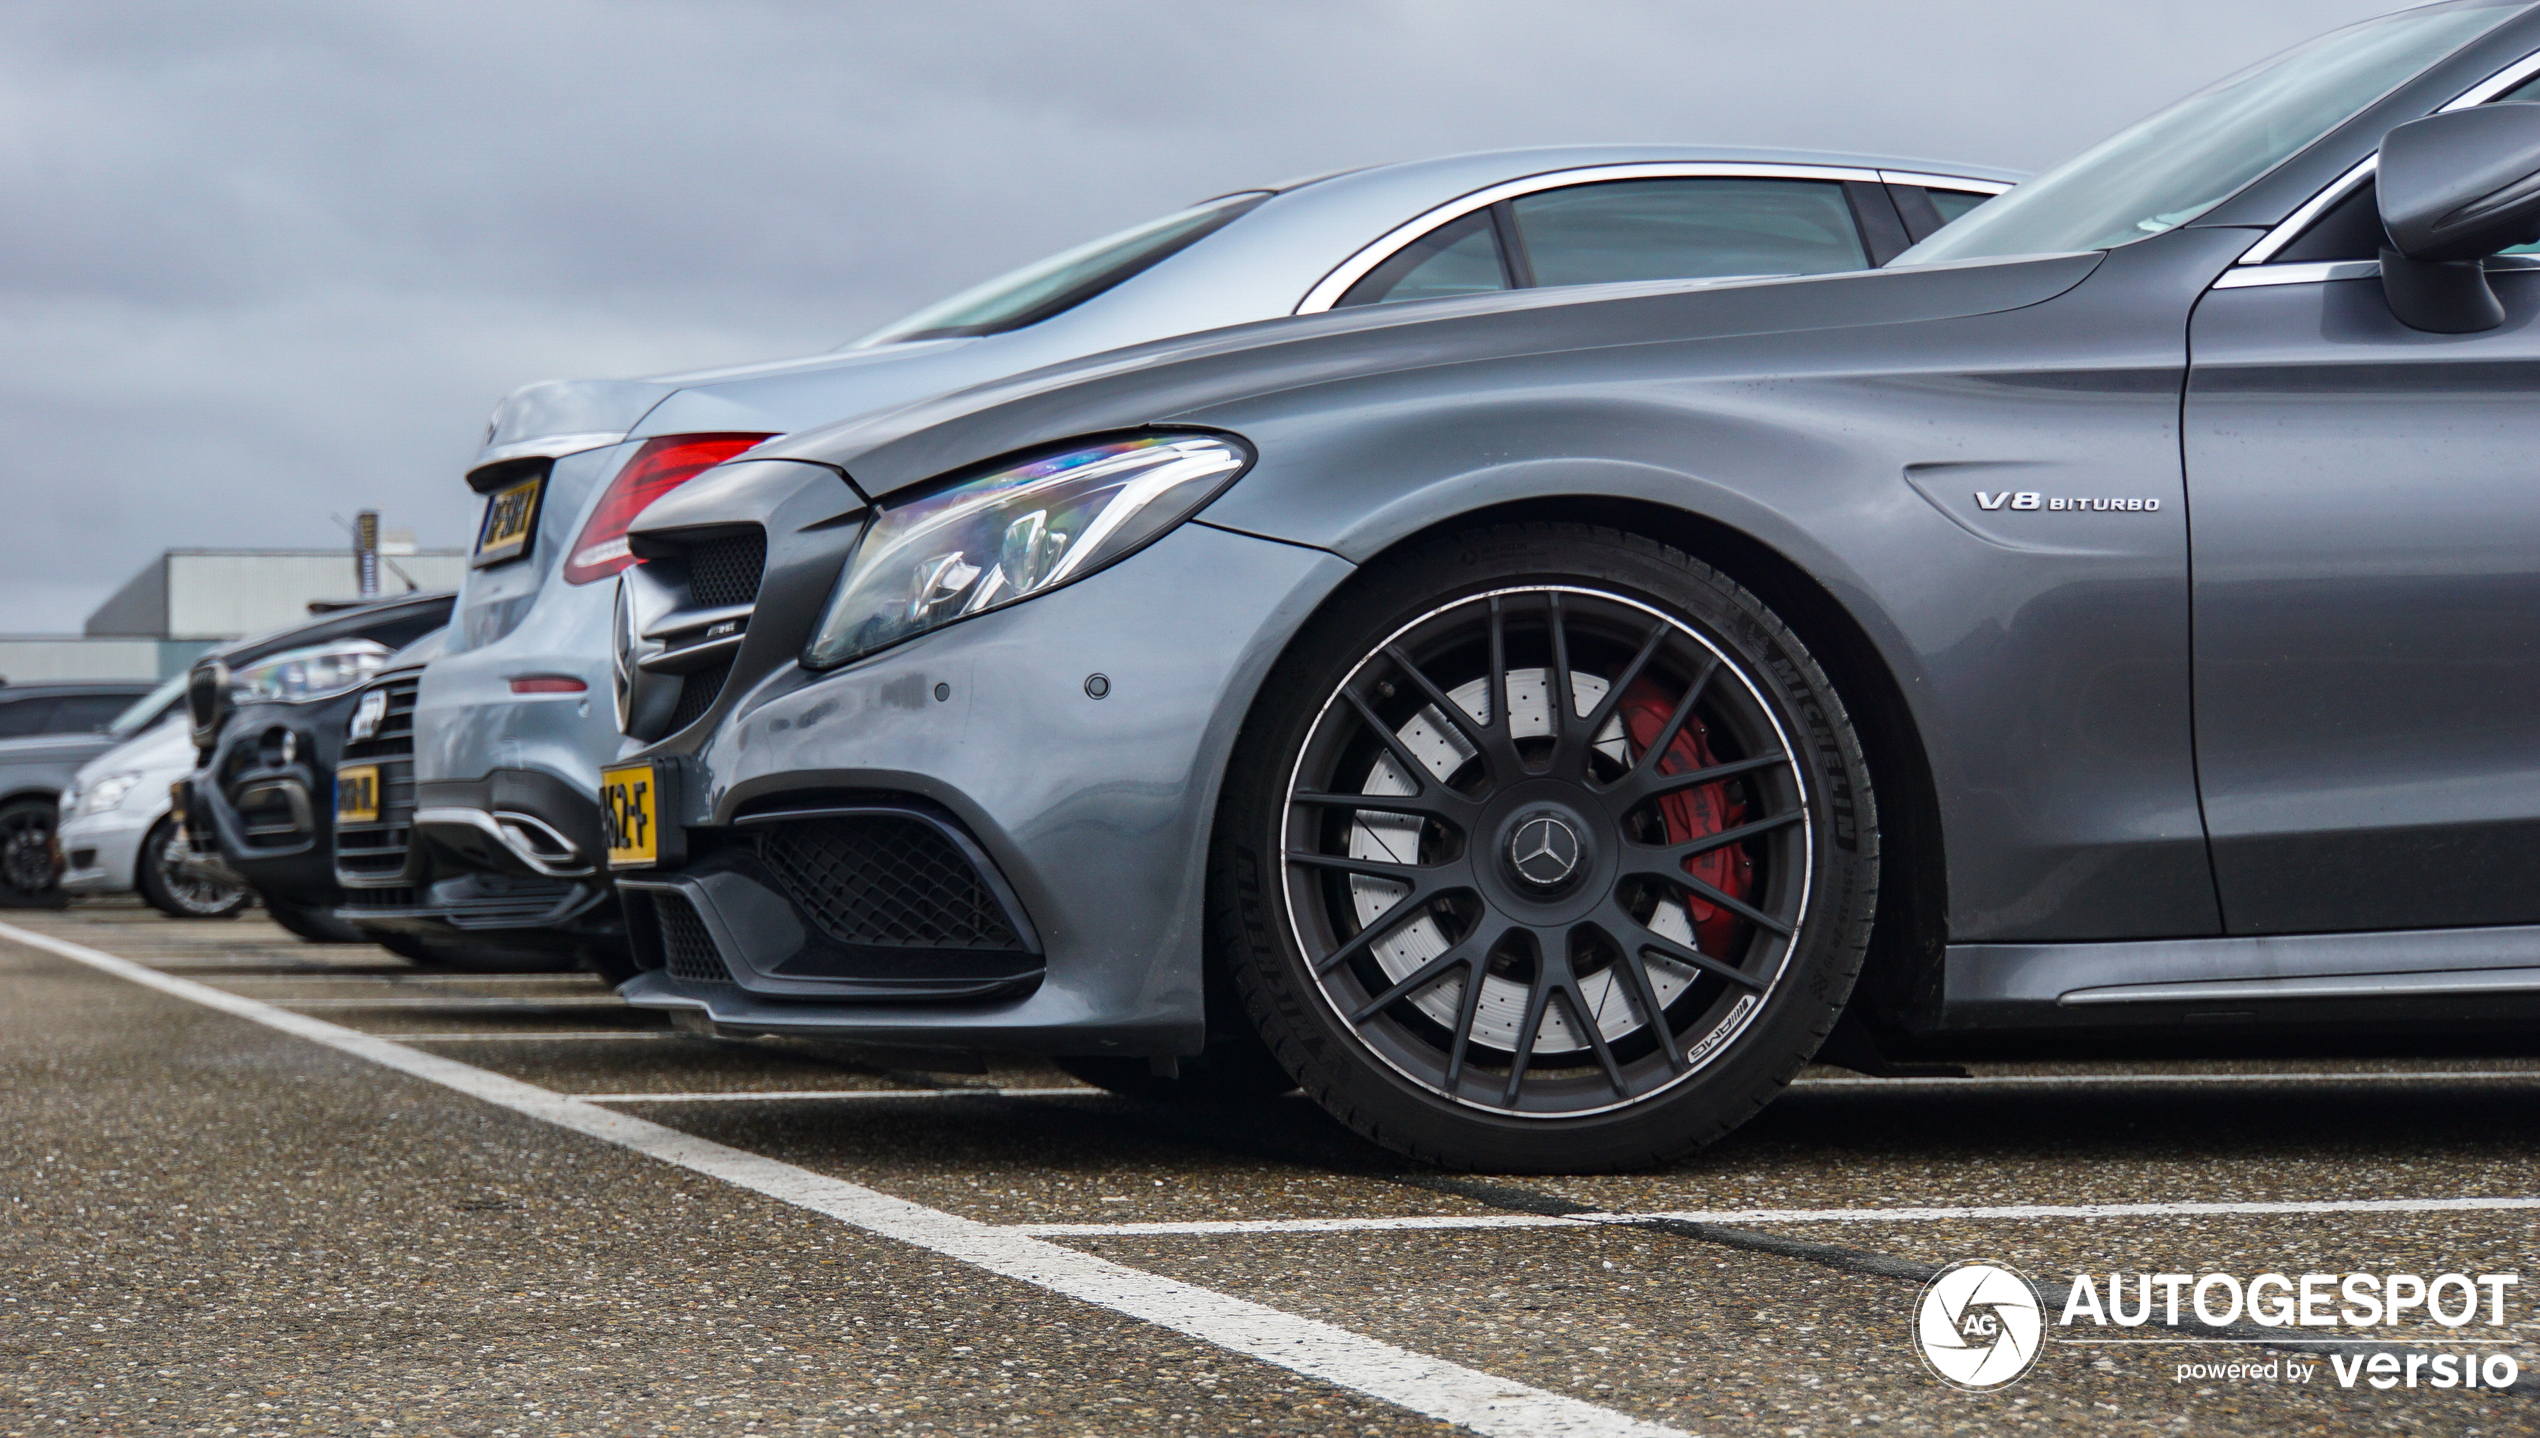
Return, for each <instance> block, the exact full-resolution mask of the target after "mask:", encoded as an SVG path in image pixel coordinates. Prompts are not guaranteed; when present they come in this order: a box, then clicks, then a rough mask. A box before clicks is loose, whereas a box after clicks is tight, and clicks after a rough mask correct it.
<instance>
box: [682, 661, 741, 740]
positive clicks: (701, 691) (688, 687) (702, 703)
mask: <svg viewBox="0 0 2540 1438" xmlns="http://www.w3.org/2000/svg"><path fill="white" fill-rule="evenodd" d="M731 677H732V661H731V660H730V659H722V660H718V661H716V662H715V663H714V664H712V665H710V666H709V667H707V668H704V669H700V670H698V671H697V672H696V673H694V674H691V675H689V676H688V677H687V679H686V680H685V681H683V682H682V683H681V684H680V686H679V703H678V705H677V706H676V707H674V708H673V709H672V710H671V711H670V732H671V733H673V734H676V733H678V732H679V731H680V730H682V729H685V728H687V727H688V726H689V725H691V724H694V723H696V722H697V721H698V720H700V719H703V718H704V717H706V711H707V710H709V709H711V708H713V707H714V698H715V696H716V695H718V694H720V693H722V692H723V681H724V680H726V679H729V678H731Z"/></svg>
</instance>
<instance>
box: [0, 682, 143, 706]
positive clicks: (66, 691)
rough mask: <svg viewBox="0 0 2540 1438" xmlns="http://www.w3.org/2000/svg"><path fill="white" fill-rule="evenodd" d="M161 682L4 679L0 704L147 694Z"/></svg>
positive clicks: (0, 687)
mask: <svg viewBox="0 0 2540 1438" xmlns="http://www.w3.org/2000/svg"><path fill="white" fill-rule="evenodd" d="M162 682H163V681H161V680H157V679H86V680H78V681H71V680H51V681H47V682H42V683H35V684H12V683H10V682H9V681H7V680H6V679H0V702H5V701H7V700H11V699H30V698H40V697H43V696H46V695H50V696H53V697H55V698H62V697H65V696H68V697H73V698H76V697H78V696H80V695H83V694H147V693H149V692H150V691H151V690H153V689H156V688H158V687H159V685H160V684H161V683H162Z"/></svg>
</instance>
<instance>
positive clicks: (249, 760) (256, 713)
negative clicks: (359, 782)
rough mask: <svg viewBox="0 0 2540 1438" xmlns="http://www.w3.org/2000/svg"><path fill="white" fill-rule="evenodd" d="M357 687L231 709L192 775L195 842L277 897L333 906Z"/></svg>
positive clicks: (189, 817)
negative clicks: (344, 760) (346, 747)
mask: <svg viewBox="0 0 2540 1438" xmlns="http://www.w3.org/2000/svg"><path fill="white" fill-rule="evenodd" d="M358 692H359V691H353V692H351V693H345V694H340V695H336V696H334V697H332V698H328V699H322V700H317V701H313V702H310V703H304V704H254V705H248V706H246V707H244V708H241V709H239V710H238V711H236V712H235V713H233V714H232V715H230V717H229V719H228V721H227V722H226V723H224V724H223V725H222V726H221V731H220V739H219V742H218V745H217V747H216V748H214V750H213V751H212V756H211V759H210V761H209V762H207V763H206V764H205V765H204V766H203V767H201V768H199V769H196V770H195V771H194V772H193V773H192V774H190V775H187V776H186V779H185V783H184V791H185V800H184V809H185V826H186V834H187V837H188V840H189V842H190V844H191V846H192V847H193V848H195V849H196V850H199V851H211V852H216V853H217V854H218V855H219V857H220V859H221V861H222V862H223V863H224V864H226V865H227V866H228V869H229V871H230V873H231V874H233V875H234V876H235V877H236V880H237V881H238V882H241V883H244V884H247V885H249V886H250V887H252V888H254V889H255V890H256V891H257V892H258V893H260V894H263V895H265V896H266V897H268V898H280V899H282V900H285V901H287V902H291V903H297V904H305V905H311V906H319V905H330V904H332V903H333V902H334V900H335V896H336V885H335V863H334V853H333V850H334V839H335V832H334V830H335V824H334V820H335V763H336V756H337V755H338V754H339V753H340V752H342V748H343V741H344V721H345V719H346V718H347V717H348V716H349V715H350V714H351V712H352V706H353V700H354V697H355V694H357V693H358ZM286 741H287V742H286Z"/></svg>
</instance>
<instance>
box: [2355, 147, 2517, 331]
mask: <svg viewBox="0 0 2540 1438" xmlns="http://www.w3.org/2000/svg"><path fill="white" fill-rule="evenodd" d="M2375 192H2376V193H2377V195H2378V196H2379V198H2380V202H2381V227H2382V229H2383V230H2385V231H2387V232H2388V234H2389V239H2390V243H2389V244H2388V245H2386V246H2384V247H2383V249H2382V251H2381V287H2382V292H2383V293H2384V294H2386V295H2387V296H2388V297H2389V299H2390V311H2391V313H2392V314H2395V315H2397V316H2398V317H2399V322H2400V323H2401V324H2403V325H2406V326H2408V327H2409V328H2410V329H2420V330H2426V331H2429V332H2431V333H2434V334H2447V335H2457V334H2473V333H2476V332H2477V331H2480V330H2492V329H2494V328H2496V327H2497V326H2498V325H2501V324H2503V323H2504V322H2505V307H2504V306H2503V305H2501V304H2499V303H2497V301H2496V292H2495V291H2494V290H2492V289H2490V288H2488V285H2487V271H2486V268H2485V266H2484V265H2482V264H2481V263H2480V262H2481V261H2483V260H2485V259H2486V258H2487V257H2488V256H2489V255H2492V254H2495V253H2496V252H2497V251H2499V250H2504V249H2510V248H2512V247H2513V246H2515V245H2519V244H2523V243H2525V242H2527V241H2529V240H2531V239H2533V238H2535V237H2540V105H2480V106H2477V107H2475V108H2472V109H2467V110H2454V111H2451V112H2450V113H2448V114H2442V115H2429V116H2427V117H2426V118H2424V119H2422V120H2413V121H2410V122H2409V123H2407V124H2405V125H2401V126H2400V127H2399V128H2397V129H2395V130H2392V131H2391V132H2390V133H2389V134H2388V135H2387V136H2384V137H2383V139H2382V141H2381V163H2380V177H2379V179H2378V180H2377V181H2376V182H2375Z"/></svg>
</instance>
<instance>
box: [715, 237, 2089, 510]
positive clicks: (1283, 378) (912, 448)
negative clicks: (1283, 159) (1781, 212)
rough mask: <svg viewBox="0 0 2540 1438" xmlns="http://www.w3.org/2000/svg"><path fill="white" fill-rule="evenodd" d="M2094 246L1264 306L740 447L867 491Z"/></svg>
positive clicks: (1945, 303) (2061, 266)
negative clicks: (1357, 305)
mask: <svg viewBox="0 0 2540 1438" xmlns="http://www.w3.org/2000/svg"><path fill="white" fill-rule="evenodd" d="M2104 258H2105V255H2104V254H2103V253H2102V252H2100V251H2095V250H2094V251H2085V252H2081V253H2077V254H2067V255H2038V256H2026V257H2020V258H2016V259H2010V260H1986V261H1970V262H1967V263H1963V264H1953V265H1924V266H1916V267H1914V268H1911V269H1901V270H1894V269H1891V270H1859V271H1849V272H1845V273H1841V274H1832V275H1816V276H1807V277H1787V276H1785V277H1768V278H1756V279H1742V280H1708V281H1682V280H1678V281H1665V282H1655V283H1640V284H1626V285H1595V286H1584V285H1583V286H1575V287H1568V288H1564V289H1557V290H1552V289H1546V290H1522V291H1516V292H1513V293H1500V294H1491V295H1483V296H1475V297H1472V298H1468V299H1455V300H1431V301H1421V302H1417V303H1412V304H1404V305H1398V306H1397V305H1384V306H1369V307H1366V308H1361V309H1350V310H1336V311H1333V312H1330V313H1327V314H1320V315H1304V316H1298V317H1294V318H1288V319H1277V320H1268V321H1264V322H1262V323H1260V324H1252V325H1240V326H1236V327H1234V328H1231V329H1223V330H1216V331H1213V332H1210V333H1208V334H1203V335H1194V336H1186V337H1183V338H1179V339H1173V340H1164V341H1159V342H1157V343H1154V344H1148V345H1139V346H1136V347H1134V348H1130V349H1122V350H1114V351H1112V352H1110V353H1108V354H1102V355H1094V356H1090V357H1088V358H1085V359H1081V360H1073V361H1069V362H1067V363H1064V364H1057V365H1051V366H1048V367H1046V368H1043V369H1039V370H1034V371H1031V372H1029V373H1025V374H1018V375H1013V376H1010V377H1007V378H1004V379H1000V380H995V381H991V382H989V383H986V384H981V385H976V386H973V387H971V388H969V389H965V390H960V391H955V392H953V393H949V394H943V395H937V396H932V397H929V398H926V399H923V400H919V401H917V402H915V403H912V404H907V405H903V406H901V407H899V408H897V409H893V410H888V411H883V412H879V413H875V414H870V415H867V416H865V417H863V418H860V419H855V420H850V421H847V422H844V423H840V424H833V425H829V426H827V427H825V428H822V429H817V430H812V431H808V432H805V433H802V434H799V435H793V436H789V437H787V438H784V439H779V440H776V441H772V442H771V443H769V444H767V445H763V446H761V447H760V448H758V449H756V450H753V451H752V452H751V457H752V458H753V459H796V460H808V461H811V462H813V463H818V464H825V465H829V466H832V467H835V468H837V469H840V470H843V471H844V472H845V473H846V475H847V477H848V479H849V481H850V482H851V483H853V484H854V485H855V486H856V488H857V489H858V490H860V491H861V492H863V493H864V494H865V495H866V496H867V497H868V498H875V499H879V498H882V497H884V496H887V495H889V494H891V493H893V492H895V491H897V490H901V489H905V488H907V487H909V486H911V485H915V484H921V483H924V482H925V481H927V480H929V479H932V478H934V477H936V476H938V475H942V474H945V473H947V472H949V471H953V470H957V469H961V468H964V467H967V466H969V465H973V464H977V463H980V462H983V461H986V460H990V459H994V458H998V457H1000V456H1004V455H1008V454H1012V453H1014V452H1016V451H1020V450H1027V449H1032V448H1035V447H1038V446H1042V445H1047V444H1053V443H1056V442H1059V441H1062V440H1067V439H1071V438H1074V437H1076V436H1079V435H1088V434H1097V433H1103V432H1106V431H1117V430H1123V429H1133V428H1137V427H1140V426H1145V425H1154V424H1166V423H1173V422H1177V421H1178V422H1182V423H1199V422H1204V421H1205V418H1206V415H1207V412H1208V411H1210V410H1212V409H1214V408H1216V407H1219V406H1222V405H1226V404H1230V403H1233V402H1235V401H1238V400H1242V399H1247V398H1251V397H1253V396H1256V395H1261V394H1267V393H1271V392H1274V391H1279V390H1289V389H1296V388H1299V387H1302V386H1307V385H1314V384H1325V383H1331V382H1334V381H1339V380H1346V379H1353V378H1361V377H1366V376H1372V375H1378V374H1385V373H1391V372H1399V371H1404V370H1413V369H1422V368H1429V367H1434V366H1441V365H1451V364H1462V363H1470V362H1475V361H1481V360H1494V359H1508V358H1514V357H1517V356H1522V355H1526V354H1541V353H1554V352H1559V351H1569V350H1581V349H1593V348H1602V347H1608V346H1616V345H1631V344H1649V343H1659V342H1666V341H1684V340H1700V339H1718V338H1726V337H1729V336H1736V335H1764V334H1775V333H1790V332H1793V331H1801V330H1825V331H1838V330H1841V329H1845V328H1850V327H1854V326H1862V325H1877V324H1895V323H1904V322H1910V321H1918V320H1932V319H1945V318H1950V317H1953V316H1962V315H1976V314H1988V313H1994V312H1997V311H2001V310H2008V309H2018V308H2021V307H2023V306H2026V305H2032V304H2037V303H2039V302H2041V301H2044V300H2048V299H2051V298H2053V297H2054V296H2056V295H2058V294H2061V293H2063V292H2064V291H2065V290H2068V289H2070V288H2072V287H2073V286H2074V285H2076V284H2079V283H2080V282H2081V281H2082V280H2083V279H2084V278H2086V277H2087V276H2088V275H2089V274H2090V272H2091V271H2092V270H2093V269H2095V268H2097V266H2098V264H2099V262H2100V261H2101V260H2102V259H2104ZM1830 342H1835V343H1839V341H1830Z"/></svg>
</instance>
